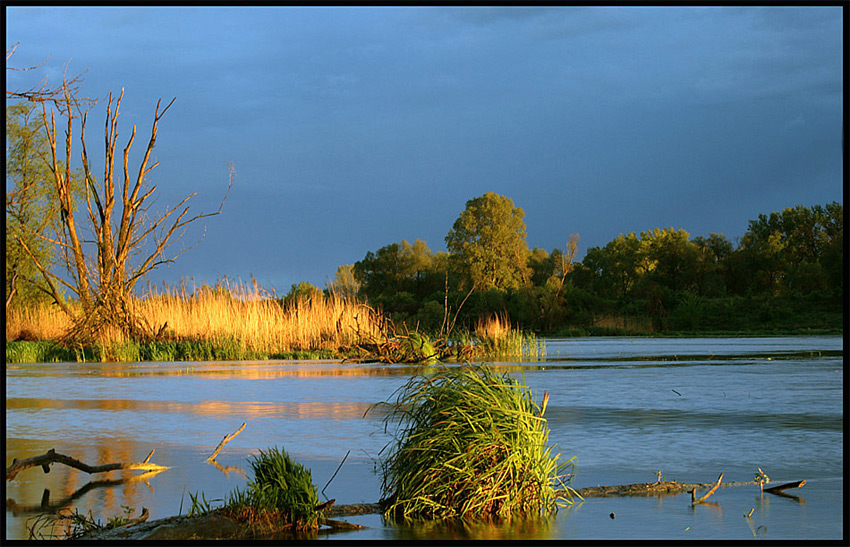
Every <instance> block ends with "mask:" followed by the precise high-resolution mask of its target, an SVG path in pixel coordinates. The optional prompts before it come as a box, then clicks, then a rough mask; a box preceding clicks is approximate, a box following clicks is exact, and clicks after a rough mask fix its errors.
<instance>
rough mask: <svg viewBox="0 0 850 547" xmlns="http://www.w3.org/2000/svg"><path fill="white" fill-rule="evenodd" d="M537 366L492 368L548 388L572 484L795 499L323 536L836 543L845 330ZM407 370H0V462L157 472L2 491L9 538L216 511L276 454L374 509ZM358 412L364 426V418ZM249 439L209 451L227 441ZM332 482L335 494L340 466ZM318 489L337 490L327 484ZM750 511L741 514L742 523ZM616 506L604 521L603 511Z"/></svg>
mask: <svg viewBox="0 0 850 547" xmlns="http://www.w3.org/2000/svg"><path fill="white" fill-rule="evenodd" d="M546 346H547V358H546V359H543V360H539V361H534V362H526V363H518V362H513V363H498V364H497V366H500V367H504V368H505V370H508V371H509V372H510V373H511V374H512V375H515V376H516V377H520V378H521V377H524V379H525V382H526V383H527V384H528V385H529V386H530V387H531V388H532V389H533V390H534V393H535V395H536V397H537V398H538V401H539V400H540V398H541V397H542V395H543V392H544V391H548V392H550V394H551V397H550V401H549V406H548V408H547V411H546V416H547V418H548V420H549V426H550V429H551V432H550V441H552V442H553V443H556V444H558V446H559V447H560V452H561V453H562V454H563V455H564V456H565V457H566V458H569V457H572V456H576V460H577V468H576V474H575V477H574V479H573V482H572V486H574V487H576V488H581V487H585V486H593V485H599V484H627V483H634V482H650V481H653V480H655V477H656V475H655V472H656V471H659V470H660V471H661V472H662V473H663V476H664V477H665V478H666V479H669V480H677V481H680V482H713V481H714V480H716V478H717V476H718V475H719V474H720V473H721V472H723V473H724V481H751V480H752V479H753V475H754V473H755V472H756V470H757V468H758V467H760V468H762V469H763V470H764V471H765V472H766V473H767V474H768V475H769V476H770V478H771V484H778V483H782V482H790V481H795V480H801V479H805V480H806V485H805V486H804V487H802V488H800V489H796V490H789V491H787V492H788V493H789V494H792V495H793V497H782V496H775V495H769V494H765V495H763V496H762V495H760V493H759V491H758V488H757V487H754V486H749V487H748V486H744V487H733V488H722V489H720V490H718V491H717V492H716V493H715V494H714V495H713V496H712V497H711V498H710V500H709V501H710V502H711V503H708V504H704V505H700V506H696V507H692V506H691V504H690V496H689V494H680V495H677V496H667V497H647V498H588V499H587V500H585V501H584V502H583V503H581V504H579V505H577V506H574V507H572V508H569V509H562V510H561V511H559V513H558V514H557V516H555V517H554V518H552V519H549V520H543V521H536V522H513V523H510V524H506V525H501V526H492V525H487V526H485V525H480V524H467V525H464V526H458V525H455V526H446V525H439V524H435V525H430V526H416V527H405V526H394V525H390V524H388V523H386V522H384V521H383V520H382V518H381V517H380V516H379V515H363V516H357V517H350V518H348V520H350V521H351V522H357V523H360V524H364V525H366V526H368V527H369V528H368V529H366V530H362V531H355V532H348V533H342V534H335V535H331V536H329V537H330V538H332V539H338V538H339V539H364V540H365V539H415V538H427V539H437V538H479V539H502V538H514V539H521V538H526V539H752V538H754V537H758V538H764V539H775V540H776V539H833V540H835V539H843V538H844V529H843V520H842V519H843V511H844V506H843V504H844V496H843V478H844V476H843V469H844V460H843V431H844V416H843V370H844V368H843V341H842V338H841V337H828V336H827V337H823V336H812V337H770V338H690V339H654V338H625V337H623V338H620V337H614V338H583V339H565V340H547V341H546ZM414 371H415V369H414V368H412V367H408V366H399V365H393V366H387V365H377V364H364V365H354V364H340V363H337V362H332V361H309V362H292V361H289V362H250V363H246V362H240V363H221V362H215V363H120V364H78V363H61V364H32V365H7V366H6V465H7V466H8V465H9V464H11V462H12V459H13V458H27V457H31V456H35V455H39V454H43V453H44V452H46V451H47V450H48V449H50V448H55V449H56V451H57V452H60V453H63V454H66V455H69V456H72V457H75V458H77V459H79V460H82V461H84V462H86V463H90V464H100V463H108V462H114V461H141V460H144V458H145V457H146V456H147V454H148V453H149V452H150V450H151V449H155V453H154V455H153V457H152V458H151V461H152V462H155V463H158V464H161V465H166V466H169V467H170V469H168V470H166V471H164V472H162V473H160V474H157V475H155V476H153V477H151V478H149V479H148V480H147V481H137V482H130V483H124V484H120V485H115V484H112V485H105V484H103V482H102V481H103V479H104V478H107V479H119V478H122V477H132V476H134V475H138V472H125V474H124V475H122V472H112V473H110V474H109V475H108V476H104V475H87V474H85V473H82V472H80V471H77V470H72V469H70V468H67V467H65V466H63V465H61V464H54V465H53V466H52V468H51V472H50V474H47V475H45V474H44V473H43V472H42V471H41V469H39V468H32V469H28V470H26V471H23V472H21V474H20V475H18V477H17V478H16V479H15V480H14V481H11V482H7V483H6V500H7V503H6V535H5V537H6V538H7V539H19V538H26V537H27V527H28V526H31V525H32V524H33V522H34V520H33V518H34V517H35V516H37V515H38V514H39V513H41V512H43V509H41V507H40V506H41V505H42V502H43V501H45V493H44V492H45V489H47V490H49V494H48V495H47V497H46V502H47V504H48V505H49V506H51V507H53V508H56V507H68V508H74V509H78V510H79V511H80V512H82V513H89V512H91V513H92V514H93V515H94V516H95V517H96V518H98V519H99V520H101V521H105V520H106V519H107V518H110V517H115V516H119V515H123V514H124V512H125V509H124V508H125V507H129V508H132V509H133V510H134V511H135V512H134V513H133V514H132V515H131V516H136V515H137V514H138V511H139V510H140V509H141V507H146V508H148V509H149V511H150V518H151V519H157V518H163V517H167V516H171V515H175V514H178V513H180V512H181V511H182V513H186V512H187V511H188V508H189V506H190V499H189V494H190V493H192V494H196V493H201V492H202V493H203V495H204V496H205V498H206V499H207V500H213V499H220V498H223V497H224V496H225V495H226V494H227V492H229V491H231V490H233V489H234V488H236V487H240V486H242V485H244V484H245V475H244V474H245V471H246V470H247V469H248V468H249V466H248V464H247V458H248V456H250V455H251V454H256V453H257V451H258V449H261V448H267V447H271V446H275V445H276V446H279V447H284V448H285V449H286V451H287V452H288V453H290V454H292V455H293V456H294V457H295V458H296V459H297V460H298V461H299V462H301V463H304V464H305V465H306V466H307V467H309V468H311V469H312V474H313V480H314V483H315V484H316V485H317V486H318V488H319V490H320V491H321V490H323V489H324V494H320V499H324V498H335V499H336V500H337V502H336V503H337V504H347V503H357V502H375V501H377V500H378V498H379V497H380V493H381V492H380V477H379V476H378V475H377V474H376V473H375V464H374V462H375V459H376V458H377V457H378V453H379V452H380V451H381V449H382V448H383V447H384V445H385V444H386V443H387V441H388V440H389V437H388V436H387V435H385V434H384V432H383V426H382V422H381V417H382V414H381V413H380V412H377V411H373V412H369V413H367V412H366V411H367V410H368V409H369V407H370V405H372V404H373V403H376V402H379V401H385V400H389V399H391V398H392V396H393V392H394V391H395V390H396V389H397V388H398V387H399V386H401V385H402V384H403V383H404V382H405V381H406V380H407V379H408V378H409V376H410V374H412V373H413V372H414ZM364 413H365V416H364ZM243 422H245V423H247V426H246V428H245V430H244V431H243V432H242V433H241V434H240V435H239V436H237V437H236V438H235V439H234V440H232V441H231V442H230V443H229V444H227V445H226V446H225V447H224V449H223V450H222V451H221V453H220V454H219V456H218V457H217V462H218V463H219V465H220V468H217V467H215V466H213V465H211V464H209V463H205V459H206V458H207V456H209V455H210V454H211V453H212V451H213V450H214V449H215V447H216V445H217V444H218V443H219V441H221V439H222V438H223V437H224V435H226V434H229V433H233V432H234V431H236V430H237V429H238V428H239V426H240V425H241V424H242V423H243ZM346 454H348V456H347V458H346V459H345V463H344V464H343V465H342V467H341V468H339V472H338V474H337V475H336V477H334V478H333V480H332V481H330V479H331V477H332V475H333V474H334V471H335V470H336V469H337V468H338V466H339V464H340V462H341V461H342V460H343V458H345V457H346ZM328 481H330V484H328ZM751 509H752V510H753V513H752V520H751V521H750V520H748V519H746V518H744V517H743V515H744V514H746V513H749V511H750V510H751ZM611 513H614V515H615V518H613V519H612V518H610V514H611Z"/></svg>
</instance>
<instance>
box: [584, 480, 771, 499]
mask: <svg viewBox="0 0 850 547" xmlns="http://www.w3.org/2000/svg"><path fill="white" fill-rule="evenodd" d="M715 484H716V483H708V482H698V483H692V482H676V481H658V482H641V483H636V484H620V485H613V486H587V487H584V488H576V489H575V492H577V493H578V494H579V495H580V496H581V497H583V498H609V497H625V496H668V495H676V494H682V493H685V492H690V491H691V490H700V489H703V488H712V487H713V486H715ZM757 484H758V483H756V482H755V481H748V482H724V483H722V484H721V485H720V486H719V488H727V487H730V486H756V485H757Z"/></svg>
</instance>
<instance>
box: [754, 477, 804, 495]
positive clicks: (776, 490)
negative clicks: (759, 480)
mask: <svg viewBox="0 0 850 547" xmlns="http://www.w3.org/2000/svg"><path fill="white" fill-rule="evenodd" d="M804 484H806V481H805V480H801V481H795V482H786V483H785V484H777V485H776V486H771V487H770V488H765V489H764V491H765V492H769V493H771V494H778V493H780V492H782V491H783V490H788V489H789V488H800V487H801V486H803V485H804Z"/></svg>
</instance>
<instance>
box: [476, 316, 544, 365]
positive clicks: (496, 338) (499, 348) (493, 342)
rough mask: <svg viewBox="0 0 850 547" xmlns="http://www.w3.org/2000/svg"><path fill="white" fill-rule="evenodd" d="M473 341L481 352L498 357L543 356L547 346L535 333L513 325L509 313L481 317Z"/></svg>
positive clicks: (491, 356)
mask: <svg viewBox="0 0 850 547" xmlns="http://www.w3.org/2000/svg"><path fill="white" fill-rule="evenodd" d="M473 343H474V344H475V345H476V346H477V348H478V350H479V352H480V353H482V354H484V355H486V356H489V357H490V358H496V357H542V356H544V355H545V354H546V346H545V345H544V343H543V342H542V341H541V340H538V339H537V337H536V336H535V335H534V334H531V333H524V332H522V331H521V330H518V329H515V328H513V327H512V326H511V321H510V319H509V318H508V316H507V314H504V313H503V314H495V315H491V316H490V317H488V318H487V319H479V320H478V321H477V322H476V324H475V330H474V332H473Z"/></svg>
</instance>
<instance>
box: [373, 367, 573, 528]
mask: <svg viewBox="0 0 850 547" xmlns="http://www.w3.org/2000/svg"><path fill="white" fill-rule="evenodd" d="M397 393H398V395H397V400H396V402H395V405H394V406H393V409H392V410H391V412H389V413H388V415H387V416H386V418H385V425H389V423H390V422H394V421H398V432H399V434H398V435H397V436H396V440H395V442H394V446H393V450H392V451H391V453H390V454H389V455H388V456H387V457H385V458H384V459H383V460H382V462H381V466H382V470H383V483H382V491H383V497H384V498H383V500H382V504H383V505H384V508H385V512H384V515H385V517H387V518H390V519H408V518H452V517H463V518H469V517H481V518H487V517H506V516H509V515H512V514H520V513H524V514H532V513H537V514H540V512H542V511H548V510H551V509H554V508H555V503H556V499H557V498H558V491H556V489H555V486H557V485H560V486H561V487H564V492H566V493H567V494H566V495H568V493H569V490H568V489H566V487H565V484H564V482H562V480H561V479H563V478H565V477H566V476H567V475H564V474H563V472H564V470H565V469H566V468H567V467H569V466H571V465H572V460H569V461H567V462H566V463H563V464H558V458H559V457H560V454H558V455H555V456H551V451H552V447H549V446H547V443H548V437H549V429H548V427H547V425H546V420H545V419H544V418H543V413H544V411H545V409H546V401H547V398H548V394H547V395H544V398H543V403H542V406H538V405H537V404H536V403H535V402H534V400H533V398H532V393H531V391H530V390H529V389H528V388H527V387H526V386H523V385H521V384H520V383H519V382H517V381H516V380H514V379H511V378H510V377H508V376H507V375H506V374H502V375H500V374H497V373H496V372H494V371H493V369H492V368H490V367H488V366H481V367H460V368H452V369H448V368H443V369H442V370H440V371H438V372H437V373H436V374H434V375H432V376H426V375H418V376H414V377H413V378H411V379H410V380H409V381H408V382H407V384H405V385H404V386H402V387H401V388H400V390H399V391H398V392H397ZM388 447H389V445H388ZM386 449H387V447H385V450H386ZM565 499H569V497H567V498H565Z"/></svg>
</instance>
